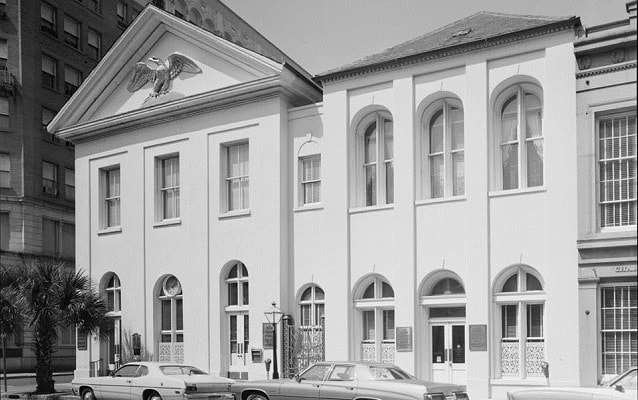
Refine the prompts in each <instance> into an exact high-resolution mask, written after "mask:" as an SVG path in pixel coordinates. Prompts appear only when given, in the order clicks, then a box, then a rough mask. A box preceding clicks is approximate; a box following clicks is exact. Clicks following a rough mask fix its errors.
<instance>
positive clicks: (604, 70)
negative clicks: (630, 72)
mask: <svg viewBox="0 0 638 400" xmlns="http://www.w3.org/2000/svg"><path fill="white" fill-rule="evenodd" d="M632 68H636V61H635V60H634V61H627V62H624V63H621V64H615V65H606V66H604V67H599V68H594V69H591V70H588V71H582V72H577V73H576V79H582V78H587V77H590V76H595V75H603V74H609V73H611V72H617V71H623V70H626V69H632Z"/></svg>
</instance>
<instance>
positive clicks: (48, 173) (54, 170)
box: [42, 161, 58, 196]
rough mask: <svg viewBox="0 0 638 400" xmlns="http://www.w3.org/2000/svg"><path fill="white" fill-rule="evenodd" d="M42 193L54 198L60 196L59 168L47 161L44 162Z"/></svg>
mask: <svg viewBox="0 0 638 400" xmlns="http://www.w3.org/2000/svg"><path fill="white" fill-rule="evenodd" d="M42 191H43V192H44V193H47V194H50V195H54V196H57V194H58V166H57V165H55V164H53V163H50V162H46V161H43V162H42Z"/></svg>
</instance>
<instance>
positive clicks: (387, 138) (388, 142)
mask: <svg viewBox="0 0 638 400" xmlns="http://www.w3.org/2000/svg"><path fill="white" fill-rule="evenodd" d="M383 138H384V146H383V148H384V152H385V160H392V159H393V158H394V143H393V142H394V140H393V139H394V131H393V125H392V121H388V120H384V121H383Z"/></svg>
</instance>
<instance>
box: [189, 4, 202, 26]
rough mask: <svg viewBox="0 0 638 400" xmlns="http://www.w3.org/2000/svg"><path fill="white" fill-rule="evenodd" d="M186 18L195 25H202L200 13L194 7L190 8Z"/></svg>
mask: <svg viewBox="0 0 638 400" xmlns="http://www.w3.org/2000/svg"><path fill="white" fill-rule="evenodd" d="M188 20H189V21H190V22H192V23H193V24H195V25H197V26H202V15H201V14H200V13H199V11H197V9H196V8H191V9H190V11H189V12H188Z"/></svg>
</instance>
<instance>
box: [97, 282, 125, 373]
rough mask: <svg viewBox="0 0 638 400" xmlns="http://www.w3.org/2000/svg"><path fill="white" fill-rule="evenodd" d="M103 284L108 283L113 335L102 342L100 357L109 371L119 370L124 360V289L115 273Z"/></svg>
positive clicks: (108, 303)
mask: <svg viewBox="0 0 638 400" xmlns="http://www.w3.org/2000/svg"><path fill="white" fill-rule="evenodd" d="M102 282H106V284H105V285H104V287H103V290H104V294H105V295H106V307H107V313H106V315H107V316H108V317H109V321H110V322H109V324H110V326H111V334H109V337H108V339H107V340H105V341H103V342H100V357H101V358H102V359H104V360H107V365H108V366H109V369H115V368H119V366H120V360H121V358H122V357H121V356H122V322H121V321H122V288H121V285H120V278H119V277H118V276H117V275H116V274H114V273H111V274H107V275H106V276H105V277H104V278H103V280H102Z"/></svg>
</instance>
